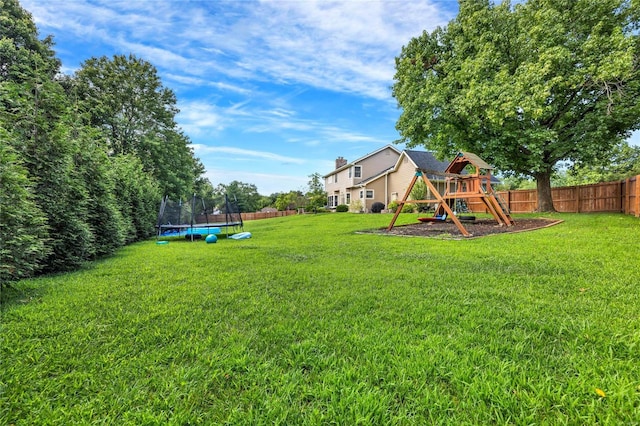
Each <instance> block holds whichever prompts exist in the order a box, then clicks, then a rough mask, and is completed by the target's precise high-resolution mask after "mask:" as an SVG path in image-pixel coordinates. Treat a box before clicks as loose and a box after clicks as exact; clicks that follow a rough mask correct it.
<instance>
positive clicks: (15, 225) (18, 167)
mask: <svg viewBox="0 0 640 426" xmlns="http://www.w3.org/2000/svg"><path fill="white" fill-rule="evenodd" d="M10 137H11V136H10V134H9V132H7V131H6V130H5V129H2V128H0V140H1V141H2V143H0V290H1V289H2V287H3V286H4V285H5V284H7V283H8V282H10V281H14V280H17V279H20V278H25V277H29V276H31V275H33V274H34V273H36V272H38V271H39V270H40V268H41V267H42V262H43V260H44V259H45V258H46V256H47V255H48V251H47V245H46V240H47V237H48V233H47V227H46V218H45V216H44V214H43V213H42V211H41V210H40V209H39V208H38V206H37V205H36V203H35V201H34V195H33V191H32V184H31V182H30V181H29V178H28V173H27V169H26V168H24V167H23V165H22V164H21V162H20V160H19V158H18V155H17V154H16V153H15V151H14V149H13V148H12V147H11V145H10V144H7V143H5V141H8V140H9V138H10Z"/></svg>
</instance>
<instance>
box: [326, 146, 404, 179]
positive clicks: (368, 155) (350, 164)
mask: <svg viewBox="0 0 640 426" xmlns="http://www.w3.org/2000/svg"><path fill="white" fill-rule="evenodd" d="M388 148H390V149H392V150H393V151H395V152H396V153H397V154H400V150H398V148H396V147H395V146H393V145H391V144H389V145H385V146H383V147H382V148H379V149H376V150H375V151H373V152H370V153H368V154H366V155H364V156H362V157H360V158H358V159H357V160H354V161H351V162H349V163H347V164H345V165H344V166H342V167H339V168H337V169H335V170H332V171H331V172H330V173H327V174H326V175H324V176H322V177H323V178H327V177H329V176H331V175H333V174H336V173H338V172H341V171H342V170H345V169H348V168H349V167H351V166H353V165H355V164H358V163H360V162H361V161H363V160H365V159H367V158H369V157H371V156H373V155H376V154H378V153H379V152H382V151H384V150H385V149H388Z"/></svg>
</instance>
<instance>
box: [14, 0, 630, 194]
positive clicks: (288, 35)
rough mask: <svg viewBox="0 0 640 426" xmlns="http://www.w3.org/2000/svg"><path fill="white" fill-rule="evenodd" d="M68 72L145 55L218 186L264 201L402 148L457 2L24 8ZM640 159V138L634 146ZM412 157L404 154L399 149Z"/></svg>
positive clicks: (57, 1) (35, 2)
mask: <svg viewBox="0 0 640 426" xmlns="http://www.w3.org/2000/svg"><path fill="white" fill-rule="evenodd" d="M21 5H22V7H23V8H25V9H26V10H28V11H29V12H30V13H31V14H32V15H33V18H34V20H35V22H36V24H37V26H38V29H39V32H40V37H41V38H43V37H45V36H47V35H50V34H51V35H53V36H54V40H55V42H56V46H55V50H56V53H57V55H58V57H59V58H60V59H61V60H62V64H63V72H65V73H68V74H71V73H73V72H74V71H75V70H77V69H78V68H79V67H80V64H81V63H82V62H83V61H85V60H87V59H89V58H90V57H100V56H108V57H111V56H113V55H115V54H125V55H128V54H129V53H132V54H134V55H136V56H137V57H139V58H142V59H145V60H147V61H149V62H150V63H152V64H153V65H154V66H155V67H156V68H157V69H158V71H159V75H160V77H161V79H162V82H163V84H164V86H165V87H168V88H170V89H172V90H173V91H174V92H175V93H176V96H177V98H178V107H179V108H180V110H181V112H180V113H179V115H178V116H177V121H178V124H179V125H180V127H181V128H182V129H183V130H184V131H185V133H186V134H187V135H188V136H189V138H190V139H191V141H192V142H193V146H194V149H195V153H196V156H197V157H199V158H200V159H201V161H202V162H203V164H204V166H205V168H206V170H207V177H208V178H209V180H210V181H211V183H212V184H213V185H217V184H219V183H224V184H227V183H229V182H231V181H233V180H238V181H241V182H245V183H251V184H255V185H256V186H257V188H258V191H259V192H260V193H261V194H263V195H269V194H272V193H274V192H288V191H290V190H303V191H305V190H306V186H307V182H308V180H309V177H308V176H309V175H310V174H312V173H315V172H318V173H320V174H322V175H324V174H326V173H329V172H330V171H331V170H332V169H333V168H334V161H335V159H336V157H338V156H343V157H345V158H347V160H355V159H356V158H359V157H361V156H363V155H365V154H367V153H369V152H372V151H375V150H376V149H378V148H380V147H382V146H384V145H386V144H389V143H393V141H395V140H396V139H398V137H399V135H398V133H397V131H396V130H395V123H396V120H397V118H398V116H399V114H400V112H399V110H398V109H397V105H396V102H395V99H394V98H393V97H392V96H391V90H390V87H391V85H392V84H393V75H394V58H395V57H396V56H397V55H398V54H399V53H400V50H401V48H402V46H403V45H405V44H406V43H408V41H409V40H410V39H411V38H412V37H414V36H417V35H419V34H420V33H421V32H422V31H423V30H428V31H431V30H433V29H434V28H435V27H436V26H439V25H446V24H447V22H448V21H449V20H451V19H452V18H453V17H454V16H455V14H456V12H457V1H456V0H438V1H436V0H384V1H381V0H379V1H373V0H343V1H338V2H334V1H311V0H305V1H302V0H298V1H293V0H271V1H254V0H235V1H225V0H221V1H217V0H208V1H206V0H201V1H172V0H128V1H119V0H115V1H114V0H47V1H46V2H44V1H42V0H21ZM633 140H634V143H635V144H639V145H640V134H638V133H636V134H635V135H634V138H633ZM399 148H402V146H399Z"/></svg>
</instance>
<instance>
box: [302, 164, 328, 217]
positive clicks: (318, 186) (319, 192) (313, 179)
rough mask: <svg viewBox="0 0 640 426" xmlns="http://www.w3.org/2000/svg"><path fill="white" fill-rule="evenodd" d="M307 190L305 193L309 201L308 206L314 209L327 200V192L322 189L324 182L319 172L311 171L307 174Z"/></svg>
mask: <svg viewBox="0 0 640 426" xmlns="http://www.w3.org/2000/svg"><path fill="white" fill-rule="evenodd" d="M307 186H308V189H309V190H308V191H307V194H306V197H307V200H308V202H309V207H310V208H313V209H316V208H319V207H322V206H324V205H325V203H326V200H327V193H326V192H325V190H324V182H323V179H322V175H321V174H320V173H317V172H316V173H313V174H310V175H309V182H308V183H307Z"/></svg>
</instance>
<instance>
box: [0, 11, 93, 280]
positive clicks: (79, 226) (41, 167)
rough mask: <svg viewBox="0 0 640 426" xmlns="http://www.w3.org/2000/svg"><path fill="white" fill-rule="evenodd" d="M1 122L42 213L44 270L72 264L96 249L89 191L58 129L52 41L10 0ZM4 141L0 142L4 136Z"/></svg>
mask: <svg viewBox="0 0 640 426" xmlns="http://www.w3.org/2000/svg"><path fill="white" fill-rule="evenodd" d="M0 22H1V23H2V25H0V32H1V33H0V34H1V36H2V38H0V59H1V60H2V62H1V65H0V127H2V128H4V129H5V130H8V129H10V135H11V137H10V138H8V140H7V142H8V143H9V144H11V145H12V146H13V148H14V151H15V152H16V153H17V155H18V158H19V159H20V162H21V164H22V165H23V166H24V168H25V169H26V170H27V172H28V175H27V177H28V180H29V182H30V185H31V187H32V188H33V193H34V194H35V197H34V201H35V202H36V204H37V206H38V208H39V210H40V211H41V212H42V213H43V214H44V215H45V217H46V218H47V224H48V230H49V235H50V237H51V238H49V239H47V240H46V247H45V251H46V253H49V255H48V256H47V258H46V259H45V260H44V261H43V262H42V263H43V267H44V269H45V270H46V271H59V270H68V269H73V268H75V267H77V266H79V265H81V264H82V263H83V262H84V261H86V260H87V259H89V258H91V257H92V256H93V255H94V254H95V245H94V242H95V240H94V237H93V235H92V234H91V230H90V226H89V224H88V223H87V221H86V218H87V202H88V200H87V197H88V193H87V190H86V187H85V182H84V181H83V180H82V176H81V175H79V174H78V173H77V171H76V170H75V169H74V154H76V153H77V149H76V145H75V143H74V142H73V141H70V140H68V139H67V138H66V137H64V136H63V134H62V133H61V132H59V131H58V130H59V124H60V120H61V117H62V116H63V115H64V114H65V113H66V111H67V110H68V107H69V104H68V102H67V98H66V96H65V93H64V90H63V88H62V86H61V85H60V84H58V82H57V81H56V80H55V79H54V77H55V76H56V75H57V73H58V71H59V64H60V63H59V61H58V60H57V59H56V58H55V55H54V52H53V50H52V46H53V43H52V40H51V39H50V38H46V39H45V40H43V41H39V39H38V33H37V30H36V27H35V24H34V23H33V21H32V19H31V15H29V13H28V12H26V11H24V10H23V9H22V8H21V7H20V5H19V4H18V3H17V2H16V1H13V0H5V1H4V2H3V4H2V7H1V8H0ZM3 143H4V141H3Z"/></svg>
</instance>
